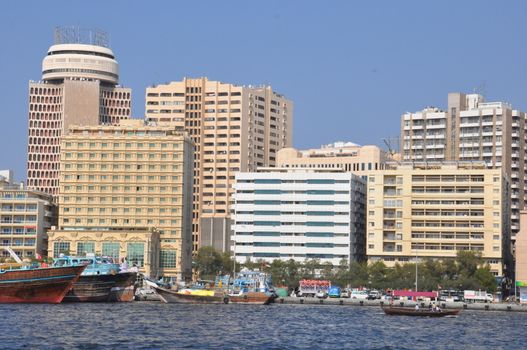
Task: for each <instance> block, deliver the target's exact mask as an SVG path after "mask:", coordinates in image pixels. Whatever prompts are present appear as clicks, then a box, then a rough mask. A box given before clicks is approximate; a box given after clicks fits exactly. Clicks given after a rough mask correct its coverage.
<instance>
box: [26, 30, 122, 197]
mask: <svg viewBox="0 0 527 350" xmlns="http://www.w3.org/2000/svg"><path fill="white" fill-rule="evenodd" d="M80 34H83V32H80V31H78V30H77V29H74V30H71V29H69V28H66V29H65V28H59V29H57V30H56V32H55V44H54V45H52V46H51V47H50V48H49V50H48V53H47V55H46V57H45V58H44V60H43V62H42V80H41V81H38V82H34V81H31V82H30V83H29V132H28V150H27V151H28V163H27V185H28V187H29V188H34V189H38V190H40V191H43V192H46V193H49V194H51V195H53V196H54V197H55V199H56V197H57V195H58V191H59V158H60V145H61V137H62V135H63V134H64V132H65V131H66V130H68V128H69V127H70V125H98V124H116V123H119V121H120V120H122V119H127V118H129V117H130V110H131V109H130V108H131V106H130V103H131V102H130V101H131V92H132V91H131V89H128V88H123V87H120V86H118V85H117V84H118V81H119V66H118V63H117V61H116V60H115V56H114V54H113V52H112V50H111V49H110V48H109V47H108V41H107V39H106V36H105V35H106V34H104V33H100V32H90V34H91V35H90V38H91V39H89V40H81V39H82V38H83V37H82V36H81V35H80Z"/></svg>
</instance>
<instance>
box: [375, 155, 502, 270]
mask: <svg viewBox="0 0 527 350" xmlns="http://www.w3.org/2000/svg"><path fill="white" fill-rule="evenodd" d="M367 191H368V205H367V211H368V213H367V255H368V261H370V262H373V261H379V260H382V261H384V262H385V263H386V264H387V265H388V266H393V265H394V264H395V263H405V262H408V261H415V259H416V258H417V259H422V258H435V259H448V258H455V257H456V254H457V252H458V251H461V250H462V251H464V250H470V251H475V252H479V253H481V255H482V257H483V258H484V260H485V261H486V262H488V263H489V264H490V267H491V271H492V273H493V274H495V275H496V276H503V274H504V270H505V269H509V270H510V269H511V268H512V266H510V264H511V262H510V257H511V256H510V250H509V245H510V236H509V232H510V228H509V220H508V218H509V212H510V208H509V202H508V200H507V198H508V195H509V193H508V191H509V184H508V179H507V177H506V176H505V174H504V173H503V172H502V170H501V169H487V168H486V167H485V164H483V163H472V162H467V163H452V164H433V163H432V164H424V163H420V164H411V163H406V164H402V165H398V166H397V165H394V166H393V168H390V169H385V170H381V171H376V172H374V173H372V174H371V176H370V177H369V178H368V184H367ZM509 272H510V271H509Z"/></svg>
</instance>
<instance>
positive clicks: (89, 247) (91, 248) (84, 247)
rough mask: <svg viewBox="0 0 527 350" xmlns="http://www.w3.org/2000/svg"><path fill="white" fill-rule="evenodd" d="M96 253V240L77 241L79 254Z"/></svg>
mask: <svg viewBox="0 0 527 350" xmlns="http://www.w3.org/2000/svg"><path fill="white" fill-rule="evenodd" d="M86 253H95V242H77V255H86Z"/></svg>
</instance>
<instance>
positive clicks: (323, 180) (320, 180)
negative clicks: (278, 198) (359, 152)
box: [238, 179, 350, 185]
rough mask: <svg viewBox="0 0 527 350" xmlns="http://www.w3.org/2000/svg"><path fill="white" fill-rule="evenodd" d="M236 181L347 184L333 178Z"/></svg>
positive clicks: (239, 181)
mask: <svg viewBox="0 0 527 350" xmlns="http://www.w3.org/2000/svg"><path fill="white" fill-rule="evenodd" d="M238 183H255V184H289V183H297V184H319V185H321V184H336V183H337V184H349V183H350V182H349V180H333V179H308V180H281V179H254V180H252V179H250V180H246V179H239V180H238Z"/></svg>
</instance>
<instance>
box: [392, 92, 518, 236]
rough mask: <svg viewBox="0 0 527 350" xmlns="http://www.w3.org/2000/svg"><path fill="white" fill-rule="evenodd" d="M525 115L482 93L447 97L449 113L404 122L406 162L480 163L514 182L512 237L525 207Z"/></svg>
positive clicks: (409, 116)
mask: <svg viewBox="0 0 527 350" xmlns="http://www.w3.org/2000/svg"><path fill="white" fill-rule="evenodd" d="M525 118H526V114H525V113H524V112H521V111H519V110H516V109H513V108H512V107H511V106H510V105H509V104H507V103H505V102H485V101H484V99H483V97H482V96H481V95H478V94H462V93H450V94H448V109H447V111H442V110H440V109H437V108H426V109H424V110H423V111H421V112H417V113H406V114H404V115H403V116H402V118H401V150H402V160H403V161H413V162H419V161H426V162H433V161H458V160H459V161H477V162H484V163H485V165H486V166H487V167H488V168H491V169H497V168H502V169H503V170H504V172H505V174H506V175H507V176H508V177H509V178H510V181H511V191H510V199H509V200H510V202H511V230H512V239H514V238H515V235H516V232H518V230H519V211H520V210H522V209H524V208H525V203H526V200H527V198H526V191H525V190H526V186H527V185H526V182H525V181H524V180H525V175H526V170H527V169H526V162H525V154H524V153H525V151H524V150H525V137H526V123H525Z"/></svg>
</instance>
